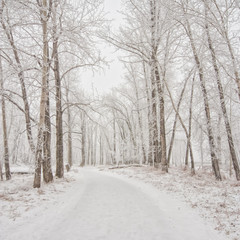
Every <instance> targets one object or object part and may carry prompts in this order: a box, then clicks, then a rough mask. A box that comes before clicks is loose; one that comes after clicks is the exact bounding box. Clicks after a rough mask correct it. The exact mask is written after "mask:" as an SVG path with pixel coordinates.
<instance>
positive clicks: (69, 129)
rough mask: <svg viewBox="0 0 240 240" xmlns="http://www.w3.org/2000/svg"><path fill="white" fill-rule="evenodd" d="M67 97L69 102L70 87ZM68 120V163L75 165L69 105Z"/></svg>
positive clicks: (67, 89) (68, 108) (67, 90)
mask: <svg viewBox="0 0 240 240" xmlns="http://www.w3.org/2000/svg"><path fill="white" fill-rule="evenodd" d="M66 99H67V104H69V87H67V88H66ZM67 122H68V164H69V166H70V167H72V165H73V161H72V120H71V109H70V106H69V105H68V107H67Z"/></svg>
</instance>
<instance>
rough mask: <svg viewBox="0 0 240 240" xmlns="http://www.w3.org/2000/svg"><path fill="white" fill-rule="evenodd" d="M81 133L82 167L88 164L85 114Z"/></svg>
mask: <svg viewBox="0 0 240 240" xmlns="http://www.w3.org/2000/svg"><path fill="white" fill-rule="evenodd" d="M81 133H82V147H81V153H82V162H81V164H80V166H81V167H84V166H85V162H86V122H85V114H84V113H82V126H81Z"/></svg>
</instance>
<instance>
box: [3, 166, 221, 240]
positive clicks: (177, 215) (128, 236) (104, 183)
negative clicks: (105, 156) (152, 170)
mask: <svg viewBox="0 0 240 240" xmlns="http://www.w3.org/2000/svg"><path fill="white" fill-rule="evenodd" d="M79 175H80V177H79V178H78V179H77V181H75V182H73V183H72V186H71V187H70V189H68V190H67V191H66V192H64V193H62V194H61V195H60V196H59V199H58V202H55V203H54V204H52V206H48V207H47V208H46V209H43V207H41V206H40V209H41V211H40V210H39V209H38V210H37V209H36V210H37V211H35V212H34V214H32V216H29V217H28V218H24V219H23V221H19V222H16V223H13V224H11V225H10V226H8V229H5V231H4V232H5V233H4V232H3V233H4V235H3V237H1V239H3V240H17V239H24V240H40V239H41V240H42V239H44V240H80V239H84V240H100V239H106V240H120V239H121V240H220V239H221V238H220V237H219V236H218V235H217V233H216V232H215V231H213V230H212V229H211V228H210V227H208V226H206V224H205V223H204V222H203V221H202V219H201V218H200V217H198V216H197V215H196V214H195V213H193V211H192V209H189V208H188V207H186V206H185V205H184V203H182V202H181V201H179V200H173V199H171V197H170V196H168V195H165V194H163V193H159V192H158V191H157V190H156V189H154V188H153V187H151V186H149V185H146V184H144V183H138V182H135V181H134V180H131V179H126V178H125V179H124V178H122V177H117V176H116V177H115V176H112V175H111V174H106V173H101V172H98V171H94V170H88V169H83V170H81V171H80V173H79ZM0 235H1V233H0Z"/></svg>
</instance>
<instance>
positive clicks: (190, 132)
mask: <svg viewBox="0 0 240 240" xmlns="http://www.w3.org/2000/svg"><path fill="white" fill-rule="evenodd" d="M194 81H195V76H194V77H193V80H192V89H191V97H190V106H189V118H188V139H187V149H186V157H185V166H186V167H187V166H188V155H189V150H190V158H191V173H192V174H195V166H194V159H193V152H192V148H190V144H191V137H192V103H193V93H194Z"/></svg>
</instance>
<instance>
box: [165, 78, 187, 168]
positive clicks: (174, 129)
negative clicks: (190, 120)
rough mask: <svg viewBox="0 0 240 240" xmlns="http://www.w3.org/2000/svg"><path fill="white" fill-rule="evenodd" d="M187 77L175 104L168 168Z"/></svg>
mask: <svg viewBox="0 0 240 240" xmlns="http://www.w3.org/2000/svg"><path fill="white" fill-rule="evenodd" d="M189 77H190V76H188V77H187V78H186V80H185V82H184V85H183V89H182V91H181V93H180V96H179V100H178V104H177V109H176V111H177V112H176V113H175V119H174V122H173V128H172V135H171V139H170V144H169V148H168V156H167V164H168V166H169V164H170V159H171V154H172V149H173V143H174V138H175V133H176V127H177V120H178V112H179V109H180V106H181V103H182V100H183V96H184V92H185V89H186V86H187V82H188V79H189Z"/></svg>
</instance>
